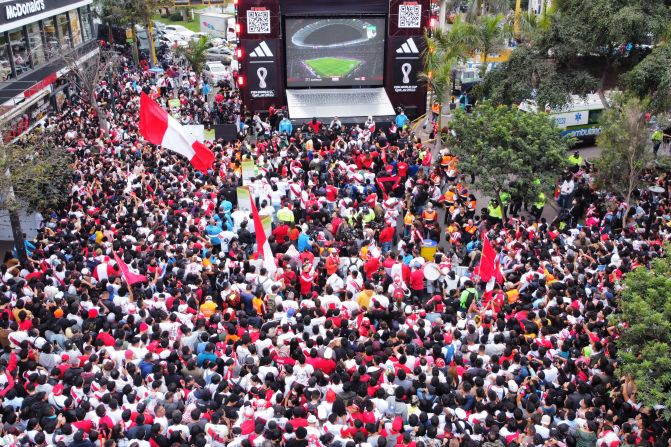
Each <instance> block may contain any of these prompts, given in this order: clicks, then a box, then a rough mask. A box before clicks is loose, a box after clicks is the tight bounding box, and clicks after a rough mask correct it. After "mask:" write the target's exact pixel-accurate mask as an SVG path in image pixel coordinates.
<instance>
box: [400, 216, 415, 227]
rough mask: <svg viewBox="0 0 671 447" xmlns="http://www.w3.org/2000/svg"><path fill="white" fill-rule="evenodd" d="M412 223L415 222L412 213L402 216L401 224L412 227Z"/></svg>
mask: <svg viewBox="0 0 671 447" xmlns="http://www.w3.org/2000/svg"><path fill="white" fill-rule="evenodd" d="M414 221H415V215H414V214H412V213H407V214H406V215H405V216H403V223H404V224H405V225H412V223H413V222H414Z"/></svg>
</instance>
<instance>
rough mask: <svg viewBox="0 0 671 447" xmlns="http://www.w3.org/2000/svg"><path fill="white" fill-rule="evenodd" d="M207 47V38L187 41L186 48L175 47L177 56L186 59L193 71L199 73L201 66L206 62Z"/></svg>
mask: <svg viewBox="0 0 671 447" xmlns="http://www.w3.org/2000/svg"><path fill="white" fill-rule="evenodd" d="M209 47H210V39H208V37H207V36H200V38H199V39H198V40H193V39H192V40H189V43H188V45H187V46H186V47H177V54H179V55H181V56H182V57H184V59H186V61H187V62H188V63H189V65H191V68H193V71H195V72H196V73H200V70H201V69H202V68H203V64H204V63H205V62H206V61H207V56H205V52H206V51H207V49H208V48H209Z"/></svg>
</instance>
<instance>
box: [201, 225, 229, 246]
mask: <svg viewBox="0 0 671 447" xmlns="http://www.w3.org/2000/svg"><path fill="white" fill-rule="evenodd" d="M222 231H224V229H223V228H221V226H220V225H208V226H206V227H205V233H206V234H207V235H208V236H210V241H211V242H212V244H213V245H218V244H221V240H220V239H219V238H218V237H211V236H217V235H219V233H221V232H222Z"/></svg>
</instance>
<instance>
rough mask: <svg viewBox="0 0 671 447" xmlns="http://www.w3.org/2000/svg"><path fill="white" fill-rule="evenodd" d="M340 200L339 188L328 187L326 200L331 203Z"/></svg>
mask: <svg viewBox="0 0 671 447" xmlns="http://www.w3.org/2000/svg"><path fill="white" fill-rule="evenodd" d="M337 198H338V188H336V187H335V186H333V185H328V186H327V187H326V200H327V201H329V202H335V201H336V199H337Z"/></svg>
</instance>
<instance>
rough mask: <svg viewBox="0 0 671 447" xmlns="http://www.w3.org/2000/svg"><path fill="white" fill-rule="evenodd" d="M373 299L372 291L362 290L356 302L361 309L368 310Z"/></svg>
mask: <svg viewBox="0 0 671 447" xmlns="http://www.w3.org/2000/svg"><path fill="white" fill-rule="evenodd" d="M372 297H373V291H372V290H362V291H361V292H359V294H358V295H357V296H356V302H357V303H358V304H359V307H365V308H366V309H369V308H370V299H371V298H372Z"/></svg>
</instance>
